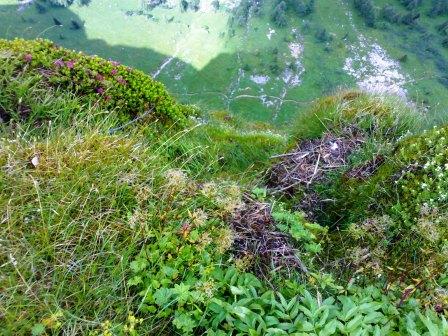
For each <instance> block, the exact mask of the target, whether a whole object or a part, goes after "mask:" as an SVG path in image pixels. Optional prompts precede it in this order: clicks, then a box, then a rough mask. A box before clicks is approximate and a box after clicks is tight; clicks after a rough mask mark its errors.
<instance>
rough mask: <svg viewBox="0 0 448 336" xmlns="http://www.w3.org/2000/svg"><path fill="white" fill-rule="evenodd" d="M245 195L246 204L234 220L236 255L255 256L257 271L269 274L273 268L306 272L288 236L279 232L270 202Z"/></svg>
mask: <svg viewBox="0 0 448 336" xmlns="http://www.w3.org/2000/svg"><path fill="white" fill-rule="evenodd" d="M246 198H247V201H246V203H245V205H244V206H243V208H242V209H240V210H239V211H238V212H237V213H236V214H235V216H234V217H233V219H232V221H231V228H232V230H233V232H234V235H235V237H234V243H233V251H234V255H235V257H237V258H244V257H248V256H249V257H251V258H253V260H254V261H255V262H254V263H253V265H252V267H253V269H254V271H255V272H256V273H258V274H267V273H269V272H270V271H271V270H272V269H276V270H280V269H282V270H286V271H287V272H288V271H290V270H292V269H294V270H300V271H302V272H307V269H306V267H305V265H304V264H303V263H302V261H301V260H300V259H299V257H298V252H297V250H296V249H294V248H293V247H292V245H291V243H290V241H289V239H290V238H289V236H288V235H286V234H284V233H282V232H278V231H276V228H275V221H274V219H273V218H272V215H271V208H270V206H269V204H266V203H260V202H257V201H254V200H251V199H250V198H249V197H246Z"/></svg>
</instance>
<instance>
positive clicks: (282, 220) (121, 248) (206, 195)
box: [0, 62, 448, 335]
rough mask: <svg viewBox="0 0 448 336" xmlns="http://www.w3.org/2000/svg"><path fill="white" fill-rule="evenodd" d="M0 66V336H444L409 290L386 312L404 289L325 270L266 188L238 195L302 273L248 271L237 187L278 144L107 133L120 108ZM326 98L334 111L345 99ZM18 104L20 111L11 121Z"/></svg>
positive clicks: (140, 126)
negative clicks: (238, 241)
mask: <svg viewBox="0 0 448 336" xmlns="http://www.w3.org/2000/svg"><path fill="white" fill-rule="evenodd" d="M0 70H1V72H0V73H1V74H2V78H1V80H0V84H1V85H2V86H1V91H0V92H1V95H0V98H1V100H0V102H5V101H7V102H8V105H5V104H4V103H0V107H1V108H2V109H3V110H2V113H3V115H4V114H5V113H6V114H8V115H11V116H12V117H13V118H12V120H11V122H10V123H2V126H1V130H0V132H1V136H0V142H1V143H0V166H1V170H0V187H1V188H0V207H1V208H2V209H5V211H4V215H3V217H2V219H1V221H0V227H1V229H2V232H4V235H3V238H2V244H1V245H0V267H1V269H2V272H1V273H0V287H1V288H2V291H1V292H0V301H1V304H0V307H1V308H0V330H1V332H2V333H3V334H6V335H21V334H24V335H26V334H30V333H32V334H34V335H43V334H57V333H65V334H69V335H78V334H88V333H89V332H92V333H94V334H95V333H96V334H102V335H111V334H113V335H137V334H143V335H144V334H162V335H165V334H166V335H172V334H191V333H193V334H202V333H203V332H205V331H208V332H209V333H211V334H212V335H225V334H229V333H232V332H233V333H238V332H240V333H242V334H247V333H249V332H250V331H251V332H252V333H253V334H255V335H265V334H267V335H282V334H288V333H289V334H292V333H294V332H298V333H310V332H312V331H315V332H320V333H321V334H327V335H330V334H341V335H342V334H350V333H353V332H354V331H355V330H357V331H362V330H365V331H366V332H372V333H373V332H375V333H376V334H396V335H403V334H406V333H407V332H409V330H413V331H415V332H416V333H417V334H424V333H427V332H429V330H433V331H432V332H433V333H435V334H434V335H436V334H437V333H444V332H446V330H447V328H448V327H447V326H446V322H445V320H444V319H443V318H441V315H436V314H435V313H434V312H433V311H432V310H428V311H427V312H425V311H424V309H423V308H421V305H420V303H426V301H425V300H423V299H426V298H427V295H428V294H427V292H424V293H418V292H417V293H414V295H415V297H416V298H418V299H420V298H421V299H422V301H421V302H419V301H416V300H414V299H409V298H405V300H404V302H403V304H402V305H397V302H399V301H400V299H403V298H402V293H403V290H404V289H403V288H404V287H405V286H406V285H408V283H406V282H399V281H398V282H396V283H389V286H388V288H389V289H388V290H387V291H384V290H382V289H381V288H382V287H383V286H382V285H383V284H382V283H381V284H378V283H377V282H376V281H373V282H372V281H371V280H369V278H368V277H365V278H364V277H362V278H361V279H360V280H359V283H357V284H359V285H365V284H371V285H373V286H370V287H366V288H364V289H363V288H359V287H356V286H353V282H350V283H351V285H349V286H347V287H345V286H341V285H345V283H339V282H338V281H335V280H333V279H332V275H331V272H329V273H323V272H322V269H323V267H324V266H326V265H325V264H321V262H322V261H323V257H324V255H325V254H323V255H322V257H320V256H319V255H316V251H314V252H310V251H307V249H306V248H305V247H306V246H307V244H308V243H310V242H315V243H320V244H322V246H329V250H327V251H326V252H328V254H330V255H331V254H332V253H331V251H337V252H339V250H338V249H337V248H335V247H331V241H330V242H328V241H327V239H328V237H327V236H324V237H323V240H318V237H317V236H316V235H314V234H312V231H311V229H310V228H314V229H316V226H312V225H310V224H309V223H307V222H306V220H304V218H303V217H302V216H301V215H299V214H293V213H292V212H290V211H289V210H288V204H287V203H286V204H284V207H285V209H282V206H279V201H280V200H279V199H278V198H277V197H276V196H270V195H266V192H265V191H264V190H263V189H255V190H253V193H252V195H251V196H250V197H251V198H256V199H259V200H260V201H264V202H271V203H272V204H273V207H274V209H275V211H274V213H275V214H276V215H275V216H276V218H277V220H278V223H277V224H282V227H283V230H286V231H287V232H289V233H290V234H291V235H292V236H293V237H294V239H292V240H291V243H292V244H294V247H296V248H297V249H298V251H300V255H301V258H302V259H303V260H304V261H306V263H307V266H309V268H310V271H311V272H310V273H309V274H308V276H307V277H304V276H303V274H300V273H299V274H296V273H293V274H290V276H284V275H285V274H284V273H282V272H280V271H279V270H275V271H273V272H268V273H267V274H265V275H264V277H259V278H257V276H256V275H254V274H251V270H252V268H251V265H253V263H257V262H258V260H257V259H258V258H257V257H258V256H257V255H255V256H251V255H248V256H247V258H246V257H244V258H238V259H234V257H233V255H232V253H230V252H231V248H232V247H231V246H232V241H233V239H234V238H235V237H234V235H233V234H232V231H231V230H230V227H229V223H230V222H231V218H232V217H233V215H234V213H235V211H236V210H237V209H238V208H240V207H241V206H242V203H243V201H246V202H247V198H242V192H243V191H249V192H250V191H251V190H252V188H253V187H254V186H262V185H263V182H260V176H262V173H263V171H265V170H266V168H267V167H268V166H269V164H270V163H269V157H270V156H271V155H273V154H275V153H280V152H283V151H284V150H285V144H286V139H287V137H286V136H285V135H279V134H275V133H272V131H270V130H269V129H266V128H264V127H263V125H257V124H245V123H244V122H242V121H241V120H239V119H238V118H235V117H232V116H230V115H228V114H227V113H225V112H220V113H215V114H214V115H213V117H212V118H211V119H210V120H208V122H207V123H205V124H197V123H195V122H193V123H191V124H189V125H188V126H187V127H186V128H185V129H175V128H172V127H168V128H167V126H165V125H163V124H161V123H158V122H154V121H153V122H150V123H148V122H137V123H134V124H132V125H131V126H129V127H127V128H124V129H123V130H121V131H118V132H115V133H114V134H110V133H109V130H110V129H111V128H112V127H114V126H116V125H117V124H120V119H119V118H118V116H119V113H118V112H117V111H114V110H111V111H105V110H103V109H101V108H99V107H98V106H97V105H94V104H92V102H89V101H86V100H85V99H84V98H85V97H84V98H81V97H79V96H78V95H77V94H76V92H75V93H73V92H67V91H66V90H64V89H62V88H58V87H49V86H48V83H47V82H46V81H45V80H43V78H42V77H39V75H38V74H36V73H31V74H30V73H28V72H26V71H24V69H23V68H22V69H21V68H19V70H17V69H16V70H15V71H13V69H12V68H10V63H8V62H3V63H1V64H0ZM328 100H329V101H330V102H332V104H333V105H331V106H332V109H333V111H334V112H335V113H334V114H333V116H335V117H337V116H338V114H337V113H338V112H339V111H340V110H341V109H340V107H341V106H346V105H344V104H342V105H341V106H340V105H339V103H338V101H339V98H329V99H328ZM372 101H373V102H375V105H374V104H373V103H372ZM11 102H15V103H11ZM23 102H26V106H27V108H28V109H29V110H30V111H31V113H29V114H27V115H23V114H21V113H19V112H20V111H22V108H21V107H20V106H23ZM356 102H357V104H358V105H356V104H355V108H352V109H349V111H351V112H352V113H357V111H358V108H359V109H360V110H361V111H372V112H373V111H377V110H379V111H383V110H384V111H389V108H388V107H387V106H386V107H384V106H383V105H382V103H381V100H378V99H374V100H371V98H369V97H365V96H361V98H360V99H359V100H356ZM316 109H317V110H318V112H320V110H321V109H320V107H319V105H317V107H316ZM366 113H367V112H366ZM42 116H45V118H42ZM312 117H315V113H313V112H311V118H312ZM322 117H323V120H327V119H330V118H329V116H328V115H327V114H326V113H322ZM392 119H393V118H392ZM379 120H380V121H383V120H385V119H384V118H380V119H379ZM50 121H51V122H50ZM306 123H307V124H310V125H311V120H308V121H306ZM316 124H318V123H316V122H315V121H314V125H316ZM320 125H321V124H320ZM299 127H301V128H302V131H301V132H302V134H307V133H306V132H309V131H310V128H309V127H304V123H300V124H299ZM322 131H323V130H322V128H320V131H319V130H315V133H311V135H309V134H308V135H302V138H303V139H305V138H308V137H310V136H313V137H315V136H318V135H319V132H322ZM386 133H388V132H386ZM36 160H37V161H36ZM279 227H280V226H279ZM285 228H286V229H285ZM336 242H337V241H336ZM305 243H306V244H305ZM326 243H329V244H326ZM361 243H362V242H361ZM356 244H357V242H355V243H354V245H353V246H354V247H356V246H357V245H356ZM338 247H339V248H340V246H338ZM268 266H270V265H268ZM235 267H236V268H237V269H235ZM265 277H268V279H266V278H265ZM341 279H344V278H341ZM265 280H267V281H265ZM382 280H383V279H382ZM386 281H387V279H386ZM273 288H274V290H273V291H272V289H273ZM431 289H432V290H434V288H433V287H431ZM311 293H315V294H316V295H315V296H313V295H312V294H311ZM429 293H431V291H429ZM322 296H324V298H322ZM428 306H430V307H432V303H430V304H428ZM353 312H356V314H354V313H353ZM372 312H373V313H372ZM310 314H311V315H313V314H315V316H318V318H315V317H312V316H311V315H310Z"/></svg>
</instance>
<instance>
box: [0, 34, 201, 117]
mask: <svg viewBox="0 0 448 336" xmlns="http://www.w3.org/2000/svg"><path fill="white" fill-rule="evenodd" d="M0 54H1V58H2V62H5V63H7V64H9V65H10V66H11V67H12V68H13V71H12V73H3V71H2V73H0V76H1V77H2V78H9V80H10V79H14V78H17V77H21V78H22V79H21V80H23V78H24V77H34V80H39V81H40V80H43V81H44V82H45V83H46V84H47V85H48V86H49V87H53V88H61V87H62V88H64V90H66V91H69V92H72V93H75V94H76V95H79V96H81V97H82V98H84V99H85V100H87V101H91V102H94V103H96V104H98V105H99V106H100V107H101V108H104V109H109V110H117V111H118V113H119V114H120V116H121V117H122V118H123V119H124V120H129V119H132V118H134V117H136V116H138V115H141V114H143V113H145V112H148V111H150V113H149V115H150V116H152V117H153V119H160V120H162V121H164V122H171V123H178V124H180V125H184V124H185V123H186V122H187V120H188V117H189V116H190V115H193V114H195V113H196V111H195V109H194V108H193V107H191V106H184V105H180V104H178V103H176V102H175V100H174V99H173V98H172V97H171V96H170V95H169V94H168V93H167V91H166V90H165V88H164V86H163V85H162V84H161V83H159V82H157V81H155V80H153V79H152V78H151V77H150V76H148V75H146V74H145V73H143V72H142V71H139V70H135V69H131V68H129V67H126V66H123V65H121V64H119V63H118V62H114V61H106V60H104V59H102V58H100V57H98V56H87V55H84V54H82V53H78V52H75V51H71V50H67V49H64V48H61V47H58V46H57V45H55V44H54V43H53V42H50V41H48V40H39V39H38V40H31V41H26V40H21V39H16V40H13V41H8V40H0ZM37 74H39V75H40V76H37V77H36V75H37ZM3 85H5V83H3Z"/></svg>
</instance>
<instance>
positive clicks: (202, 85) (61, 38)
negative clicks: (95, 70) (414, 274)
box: [0, 5, 306, 124]
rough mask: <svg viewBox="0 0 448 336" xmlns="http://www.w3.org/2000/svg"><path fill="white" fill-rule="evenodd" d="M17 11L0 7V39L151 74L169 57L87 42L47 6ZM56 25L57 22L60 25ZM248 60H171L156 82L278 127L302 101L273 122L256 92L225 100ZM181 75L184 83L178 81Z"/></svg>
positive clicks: (64, 13)
mask: <svg viewBox="0 0 448 336" xmlns="http://www.w3.org/2000/svg"><path fill="white" fill-rule="evenodd" d="M17 9H18V6H15V5H0V22H1V23H2V24H1V26H0V37H3V38H14V37H21V38H25V39H33V38H36V37H41V38H47V39H50V40H52V41H54V42H55V43H57V44H59V45H61V46H63V47H66V48H69V49H74V50H82V51H83V52H86V53H88V54H94V55H98V56H101V57H103V58H106V59H109V58H110V59H113V60H117V61H119V62H121V63H123V64H126V65H128V66H131V67H135V68H137V69H140V70H142V71H144V72H146V73H148V74H151V75H152V74H154V73H156V72H157V70H158V69H159V68H160V66H161V65H162V64H164V63H165V62H166V61H167V60H168V58H171V57H170V55H163V54H161V53H158V52H156V51H154V50H153V49H151V48H138V47H132V46H127V45H110V44H108V43H107V42H106V41H104V40H101V39H90V38H89V37H88V36H87V34H86V32H85V30H84V29H83V28H81V29H73V24H72V21H74V22H77V23H79V24H81V25H82V21H81V19H80V18H79V17H78V16H77V15H76V14H75V13H74V12H73V11H71V10H70V8H65V7H57V8H54V7H51V8H49V9H48V10H47V11H46V12H45V13H38V11H37V9H36V7H35V6H32V8H27V9H26V10H24V11H18V10H17ZM55 23H56V24H57V23H61V24H62V26H57V25H56V24H55ZM117 29H122V28H117ZM204 47H205V48H206V46H204ZM266 52H267V51H266ZM246 56H248V54H245V53H244V51H242V52H241V53H240V55H237V54H225V53H224V54H220V55H218V56H217V57H216V58H214V59H212V60H211V61H210V62H209V63H208V64H207V65H206V66H205V67H204V68H203V69H201V70H199V71H198V70H197V69H195V68H194V67H193V66H192V65H190V64H188V63H186V62H184V61H182V60H180V59H178V58H175V57H173V58H172V60H170V62H169V64H168V65H167V66H166V68H165V70H166V71H163V72H161V73H160V74H159V76H158V77H157V80H160V81H161V82H163V83H164V84H165V86H166V87H167V89H168V91H169V92H170V93H171V94H173V95H174V96H175V97H177V98H178V99H179V100H180V101H182V102H184V103H195V104H198V105H199V106H200V107H201V108H204V110H210V109H211V110H214V109H230V110H232V112H234V113H237V114H240V115H242V116H244V117H246V118H248V119H251V120H254V121H263V122H273V121H274V122H275V123H276V124H280V123H283V122H287V121H288V119H290V118H291V117H292V116H293V115H295V114H296V113H297V110H298V109H300V108H303V106H304V104H306V102H300V101H293V100H291V101H290V102H288V103H287V104H285V111H284V112H285V113H283V112H282V113H281V114H280V118H277V116H278V114H279V113H278V111H275V110H274V109H272V108H268V107H266V106H265V105H264V104H263V102H262V101H261V99H260V97H258V96H256V94H257V92H255V91H250V90H249V91H248V92H249V94H248V95H247V96H248V97H243V98H239V100H238V102H235V101H232V102H231V101H230V100H229V97H228V96H227V95H226V94H228V93H231V92H232V90H233V88H232V83H235V81H236V79H237V77H238V69H239V68H240V67H243V64H242V62H243V61H242V60H244V59H246ZM179 74H181V77H182V78H178V75H179ZM244 93H245V92H243V94H242V95H243V96H244ZM278 95H280V92H278ZM286 105H287V106H286ZM282 109H283V107H282Z"/></svg>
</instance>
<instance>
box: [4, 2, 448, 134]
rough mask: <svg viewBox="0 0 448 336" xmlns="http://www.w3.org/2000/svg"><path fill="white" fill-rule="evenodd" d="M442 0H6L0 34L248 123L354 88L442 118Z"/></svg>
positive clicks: (284, 117) (447, 56)
mask: <svg viewBox="0 0 448 336" xmlns="http://www.w3.org/2000/svg"><path fill="white" fill-rule="evenodd" d="M439 2H440V4H439ZM439 2H437V1H435V0H434V1H433V0H422V1H411V2H409V4H408V2H407V1H400V0H376V1H372V0H362V1H361V0H356V1H354V0H353V1H352V0H337V1H319V0H317V1H314V0H287V1H278V0H265V1H249V0H241V1H210V0H202V1H186V0H182V1H150V2H148V3H146V4H145V3H143V2H141V1H138V0H127V1H116V0H112V1H103V0H93V1H82V2H79V1H78V2H76V1H74V2H61V3H59V2H55V1H50V0H47V1H43V0H35V1H32V2H31V4H28V5H22V6H19V5H18V4H17V1H15V0H2V1H0V20H1V22H2V26H1V27H0V36H3V37H7V38H12V37H25V38H35V37H45V38H49V39H51V40H53V41H55V42H57V43H59V44H62V45H64V46H66V47H68V48H71V49H75V50H82V51H85V52H87V53H91V54H98V55H100V56H102V57H105V58H109V57H111V58H113V59H116V60H118V61H120V62H122V63H124V64H126V65H129V66H134V67H136V68H139V69H141V70H143V71H144V72H146V73H150V74H152V76H153V77H154V78H157V79H158V80H160V81H161V82H163V83H164V84H165V85H166V86H167V87H168V89H169V91H170V92H172V93H173V94H174V95H175V96H176V97H177V98H178V99H179V100H180V101H182V102H185V103H194V104H198V105H200V106H201V108H202V109H203V110H206V111H213V110H223V109H224V110H229V111H231V112H232V113H235V114H237V115H240V116H242V117H243V118H245V119H247V120H257V121H264V122H270V123H274V124H276V125H284V124H287V123H288V122H289V121H291V120H292V119H293V118H294V117H295V115H296V114H297V113H298V112H303V111H304V110H306V109H307V108H308V104H309V102H311V101H312V100H314V99H316V98H318V97H320V96H321V95H322V94H331V93H333V92H335V91H337V90H339V89H341V88H352V87H355V86H358V87H359V88H361V89H363V90H367V91H369V92H374V93H388V94H398V95H400V96H402V97H403V99H406V100H408V101H410V102H414V103H415V104H416V106H418V107H422V108H423V109H428V114H429V116H430V118H431V119H432V121H433V122H441V121H443V120H444V119H445V110H446V108H447V107H448V100H447V98H446V89H447V79H446V73H447V64H448V63H447V62H448V51H447V49H446V46H447V43H446V41H445V40H446V36H445V35H446V32H445V30H446V29H445V28H446V27H445V26H446V21H447V20H448V15H447V14H446V11H445V10H444V7H443V6H444V4H445V2H444V1H439ZM414 3H415V4H414ZM55 4H56V5H55ZM64 5H69V6H67V7H65V6H64ZM445 5H446V4H445ZM103 13H107V15H104V14H103ZM118 26H119V27H120V29H117V28H116V27H118Z"/></svg>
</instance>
